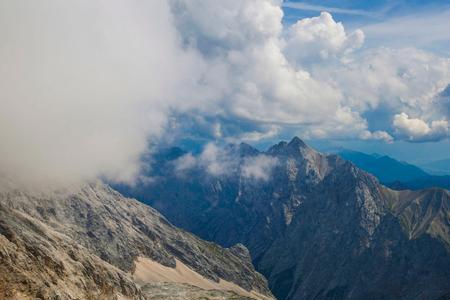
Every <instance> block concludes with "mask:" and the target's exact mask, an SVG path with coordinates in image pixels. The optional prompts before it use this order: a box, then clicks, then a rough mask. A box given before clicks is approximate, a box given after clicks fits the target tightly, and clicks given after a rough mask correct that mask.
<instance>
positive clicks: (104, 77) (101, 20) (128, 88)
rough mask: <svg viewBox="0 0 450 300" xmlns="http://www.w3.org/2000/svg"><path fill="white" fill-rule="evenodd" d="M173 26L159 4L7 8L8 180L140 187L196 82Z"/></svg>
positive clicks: (7, 4) (0, 117)
mask: <svg viewBox="0 0 450 300" xmlns="http://www.w3.org/2000/svg"><path fill="white" fill-rule="evenodd" d="M172 19H173V16H172V15H171V13H170V9H169V7H168V6H167V4H166V2H165V1H158V0H157V1H151V3H150V2H146V1H135V0H131V1H126V2H125V1H119V0H112V1H106V0H96V1H88V0H80V1H58V0H43V1H39V2H37V1H31V0H17V1H12V2H11V1H2V2H0V24H1V25H0V36H1V37H2V42H1V43H0V59H1V61H2V68H0V99H1V100H0V101H1V110H0V140H1V141H2V146H1V147H0V168H1V172H2V173H3V174H4V175H7V176H9V177H12V178H14V179H15V180H18V181H21V182H23V183H25V184H39V183H49V182H51V183H55V184H57V183H62V184H66V183H72V182H79V181H83V180H90V179H93V178H96V177H106V178H108V179H110V180H116V181H126V182H129V181H132V180H133V179H134V178H135V177H136V175H137V174H138V173H139V169H140V156H141V155H142V154H143V153H145V152H146V151H147V141H148V139H152V138H153V139H155V138H157V137H158V136H159V135H160V134H161V132H162V129H163V127H164V124H165V122H166V116H167V110H168V109H169V107H170V105H172V104H174V103H182V101H183V98H184V97H183V94H182V93H181V92H177V91H179V90H182V89H183V87H185V86H188V85H189V84H190V81H189V80H190V79H189V78H192V77H195V73H194V74H193V73H192V71H193V70H195V69H194V68H193V67H192V64H194V63H195V59H194V58H193V57H191V56H190V54H189V53H188V52H187V51H183V50H182V48H181V46H180V45H179V41H178V34H177V32H176V30H175V28H174V26H173V22H172ZM180 106H181V104H180Z"/></svg>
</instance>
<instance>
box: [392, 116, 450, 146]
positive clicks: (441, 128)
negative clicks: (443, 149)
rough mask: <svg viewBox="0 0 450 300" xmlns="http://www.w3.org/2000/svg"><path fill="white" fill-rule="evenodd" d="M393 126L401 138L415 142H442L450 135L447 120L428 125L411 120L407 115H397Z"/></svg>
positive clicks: (418, 120)
mask: <svg viewBox="0 0 450 300" xmlns="http://www.w3.org/2000/svg"><path fill="white" fill-rule="evenodd" d="M393 126H394V127H395V129H396V133H397V134H398V135H399V136H400V137H403V138H405V139H407V140H410V141H413V142H423V141H435V140H441V139H443V138H446V137H448V135H449V124H448V122H447V121H446V120H437V121H432V122H431V124H428V123H426V122H425V121H423V120H421V119H417V118H410V117H409V116H408V115H407V114H406V113H401V114H397V115H395V117H394V121H393Z"/></svg>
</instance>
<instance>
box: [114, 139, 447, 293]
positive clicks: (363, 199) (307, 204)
mask: <svg viewBox="0 0 450 300" xmlns="http://www.w3.org/2000/svg"><path fill="white" fill-rule="evenodd" d="M221 151H222V152H218V151H216V152H215V153H216V154H217V153H219V155H216V157H215V159H214V160H209V161H208V163H205V158H204V153H202V154H199V155H198V156H189V155H190V154H187V153H186V152H183V151H180V150H179V149H178V150H176V151H175V150H174V149H172V150H171V151H169V152H166V153H165V154H164V153H163V152H162V154H160V155H159V156H158V159H157V160H156V163H155V164H154V168H153V171H152V172H153V177H152V178H153V180H152V182H151V183H147V184H146V185H140V186H137V187H133V188H130V187H123V186H122V187H119V188H120V190H121V191H123V192H124V193H126V194H128V195H132V196H135V197H137V198H138V199H140V200H141V201H145V202H147V203H150V204H152V205H153V206H154V207H156V208H157V209H158V210H160V211H161V212H163V214H165V215H166V216H167V217H168V219H169V220H170V221H172V222H174V223H175V224H176V225H178V226H181V227H182V228H185V229H187V230H190V231H192V232H194V233H195V234H198V235H199V236H201V237H202V238H205V239H207V240H212V241H215V242H217V243H219V244H221V245H223V246H231V245H234V244H236V243H242V244H244V245H245V246H246V247H247V248H248V249H249V250H250V254H251V256H252V259H253V262H254V264H255V265H256V268H257V270H259V271H260V272H262V273H263V274H264V275H265V276H266V277H267V278H268V280H269V284H270V287H271V289H272V291H273V293H274V294H275V296H277V297H278V298H279V299H417V297H418V298H420V299H438V298H439V297H441V296H443V295H446V294H448V293H450V285H449V284H448V282H450V234H449V232H450V228H449V227H450V225H449V224H450V220H449V218H450V214H449V211H450V210H449V207H450V196H449V193H448V191H445V190H439V189H433V190H423V191H417V192H409V191H400V192H399V191H392V190H390V189H388V188H386V187H384V186H382V185H380V184H379V182H378V181H377V180H376V179H375V177H373V176H372V175H370V174H368V173H366V172H364V171H362V170H360V169H358V168H357V167H356V166H355V165H353V164H352V163H350V162H348V161H345V160H343V159H341V158H340V157H339V156H336V155H325V154H322V153H319V152H317V151H315V150H314V149H312V148H310V147H309V146H308V145H306V144H305V143H304V142H303V141H301V140H300V139H298V138H294V139H293V140H292V141H290V142H289V143H287V142H280V143H278V144H276V145H274V146H272V147H271V148H270V149H268V150H267V151H265V152H261V151H258V150H256V149H253V148H251V147H250V146H248V145H245V144H241V145H239V146H230V147H225V149H222V150H221ZM175 152H176V153H177V155H172V154H173V153H175ZM188 156H189V157H190V158H189V159H190V164H189V167H186V168H183V169H180V168H178V167H177V166H179V164H180V162H181V161H184V160H186V158H187V157H188ZM202 156H203V158H202ZM262 156H264V157H268V158H270V160H269V159H267V158H266V159H264V160H262V159H255V158H256V157H262ZM209 157H211V156H209ZM263 161H265V163H262V162H263ZM267 161H271V162H272V163H270V164H268V163H267ZM249 162H253V163H255V162H259V165H257V166H256V165H254V166H252V167H251V170H253V173H250V174H258V172H256V171H255V170H259V171H261V170H262V172H263V173H264V174H265V176H249V175H248V174H249V173H248V172H243V169H245V168H248V167H249V166H248V163H249ZM209 164H214V166H215V167H218V166H219V165H220V166H221V169H220V168H219V169H220V170H223V172H222V173H220V172H216V173H214V174H213V173H212V172H209V171H208V166H209ZM184 166H186V164H185V165H184ZM267 166H269V167H267ZM214 170H215V171H217V170H218V169H217V168H215V169H214Z"/></svg>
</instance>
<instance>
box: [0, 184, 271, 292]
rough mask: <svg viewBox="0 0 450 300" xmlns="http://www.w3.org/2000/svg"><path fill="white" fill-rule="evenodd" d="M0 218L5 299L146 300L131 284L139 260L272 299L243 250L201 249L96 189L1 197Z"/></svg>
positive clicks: (103, 188)
mask: <svg viewBox="0 0 450 300" xmlns="http://www.w3.org/2000/svg"><path fill="white" fill-rule="evenodd" d="M0 216H1V218H0V220H1V222H0V244H1V245H2V247H0V268H1V269H2V272H0V277H1V279H2V280H0V281H1V284H0V292H2V293H3V295H0V296H3V297H6V298H9V297H13V298H14V297H15V296H17V295H22V296H23V297H24V298H27V297H31V298H33V297H37V298H42V299H76V298H82V299H115V298H117V297H119V298H120V297H128V298H133V299H146V298H147V296H148V295H145V293H143V291H142V290H141V288H140V286H139V285H137V284H136V283H135V282H134V280H133V278H132V276H131V274H132V273H133V272H134V270H135V266H136V260H137V259H138V257H147V258H149V259H151V260H152V261H154V262H155V263H157V264H159V265H161V266H165V267H168V268H174V267H176V266H177V263H176V260H179V261H181V262H182V263H184V264H185V265H186V266H187V267H189V268H190V269H192V270H193V271H195V272H197V273H198V274H200V275H199V276H203V277H204V278H205V280H210V281H211V282H219V281H220V280H221V279H223V280H227V281H229V282H232V283H235V284H236V285H237V286H240V287H242V288H243V290H247V291H250V290H254V291H256V292H258V293H261V295H267V297H268V298H270V297H271V294H270V292H269V290H268V288H267V285H266V281H265V279H264V277H263V276H262V275H260V274H258V273H256V272H255V271H254V268H253V266H252V264H251V261H250V259H249V257H246V256H245V251H244V250H242V247H243V246H242V245H237V246H235V247H234V248H231V249H224V248H221V247H219V246H217V245H215V244H214V243H211V242H206V241H202V240H201V239H199V238H197V237H196V236H194V235H192V234H190V233H187V232H185V231H184V230H180V229H177V228H176V227H174V226H173V225H171V224H170V223H169V222H168V221H167V220H166V219H165V218H164V217H163V216H162V215H161V214H159V213H158V212H157V211H155V210H154V209H153V208H150V207H148V206H146V205H144V204H142V203H140V202H138V201H136V200H133V199H127V198H124V197H123V196H122V195H120V194H119V193H118V192H116V191H114V190H113V189H111V188H110V187H108V186H107V185H104V184H102V183H100V182H96V183H92V184H89V185H84V186H83V187H82V188H80V189H72V190H59V191H55V192H52V193H48V192H37V193H32V192H29V191H23V190H21V189H16V188H10V187H8V188H6V189H2V190H1V192H0ZM235 253H236V254H235ZM237 254H239V255H237ZM177 299H178V298H177ZM180 299H182V298H180Z"/></svg>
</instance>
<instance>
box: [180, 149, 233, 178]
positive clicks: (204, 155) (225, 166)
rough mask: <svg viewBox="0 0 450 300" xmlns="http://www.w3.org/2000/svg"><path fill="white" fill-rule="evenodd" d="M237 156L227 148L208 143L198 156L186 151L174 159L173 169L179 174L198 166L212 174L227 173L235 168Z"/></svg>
mask: <svg viewBox="0 0 450 300" xmlns="http://www.w3.org/2000/svg"><path fill="white" fill-rule="evenodd" d="M238 164H239V158H236V157H235V156H234V155H232V153H231V152H230V151H229V149H225V148H222V147H219V146H217V145H215V144H214V143H208V144H206V145H205V147H204V148H203V150H202V152H201V153H200V155H198V156H194V155H192V153H187V154H185V155H183V156H181V157H180V158H178V159H176V160H175V161H174V166H175V171H176V172H178V173H179V174H180V175H184V173H186V172H188V171H190V170H192V169H195V168H199V169H201V170H205V171H206V172H207V173H208V174H210V175H213V176H220V175H229V174H231V173H232V172H233V171H235V170H236V168H237V166H238Z"/></svg>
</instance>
